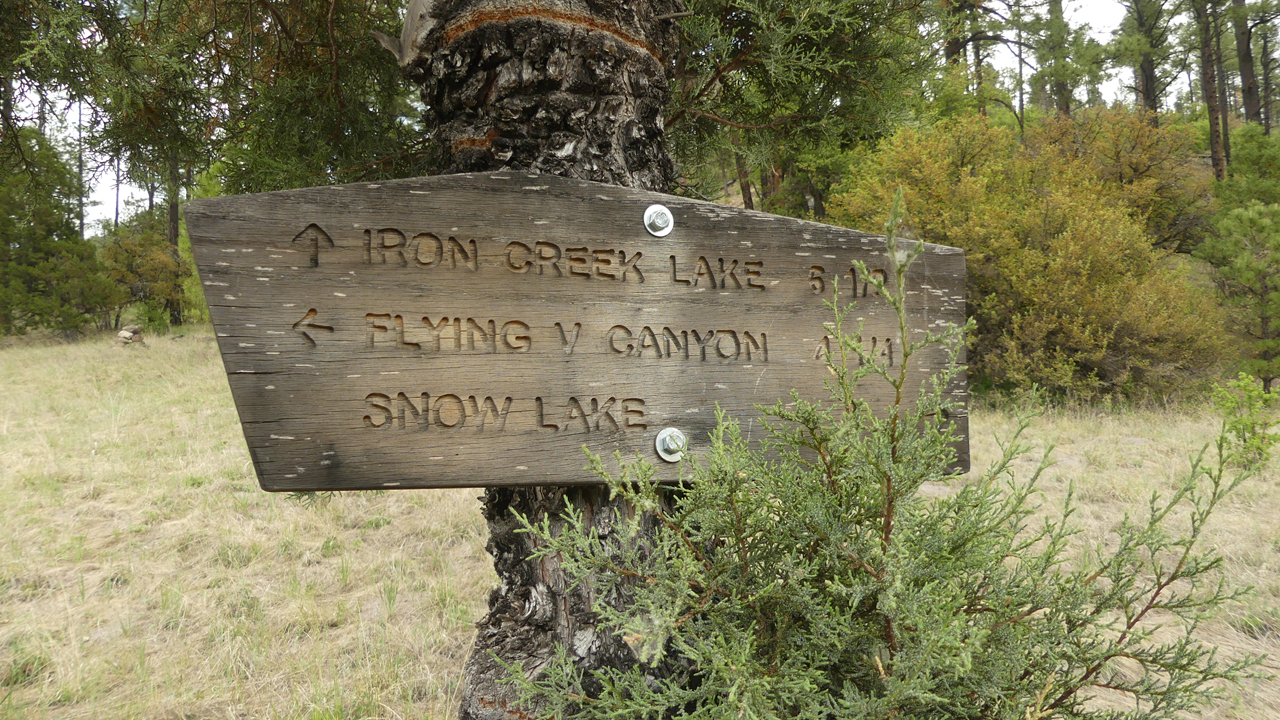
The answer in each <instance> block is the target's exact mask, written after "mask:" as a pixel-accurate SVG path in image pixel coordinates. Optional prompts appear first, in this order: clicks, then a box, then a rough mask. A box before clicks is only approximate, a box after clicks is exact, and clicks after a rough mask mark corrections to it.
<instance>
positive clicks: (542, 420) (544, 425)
mask: <svg viewBox="0 0 1280 720" xmlns="http://www.w3.org/2000/svg"><path fill="white" fill-rule="evenodd" d="M533 402H534V404H535V405H537V407H538V429H539V430H550V431H551V432H560V426H559V425H557V424H555V423H549V422H547V421H546V415H545V414H544V409H543V406H542V398H540V397H536V398H534V399H533Z"/></svg>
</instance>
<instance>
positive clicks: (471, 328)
mask: <svg viewBox="0 0 1280 720" xmlns="http://www.w3.org/2000/svg"><path fill="white" fill-rule="evenodd" d="M391 321H394V324H393V323H392V322H391ZM393 326H394V327H395V331H396V333H395V338H394V343H395V345H396V347H398V348H400V349H403V350H408V351H413V352H425V353H440V352H463V351H464V348H465V351H466V352H471V353H478V354H488V355H493V354H496V353H499V352H503V353H527V352H529V351H530V349H531V348H532V347H533V335H532V333H531V328H530V327H529V324H528V323H526V322H522V321H520V320H510V321H508V322H505V323H503V324H502V325H501V326H499V325H498V321H497V320H492V319H480V318H461V317H453V318H451V317H448V316H445V317H442V318H440V319H439V320H433V319H432V318H431V317H429V316H427V317H423V318H422V325H421V328H419V327H418V326H416V325H412V324H411V325H410V327H408V328H407V327H405V322H404V316H403V315H395V316H392V315H390V314H389V313H368V314H367V315H365V329H366V335H365V345H366V347H369V348H373V347H375V346H376V345H377V344H378V343H379V339H380V338H385V336H387V335H388V334H389V332H390V330H391V328H392V327H393ZM410 332H413V333H414V334H415V335H417V334H418V333H425V334H426V337H425V338H422V337H420V336H417V337H412V338H411V337H409V333H410ZM385 339H389V338H385ZM575 340H576V335H575ZM464 341H465V344H464Z"/></svg>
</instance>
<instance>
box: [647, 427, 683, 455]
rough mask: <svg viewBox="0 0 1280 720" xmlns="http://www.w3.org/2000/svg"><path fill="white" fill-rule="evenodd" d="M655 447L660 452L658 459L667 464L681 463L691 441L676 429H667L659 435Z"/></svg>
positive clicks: (654, 443)
mask: <svg viewBox="0 0 1280 720" xmlns="http://www.w3.org/2000/svg"><path fill="white" fill-rule="evenodd" d="M653 445H654V447H655V448H657V450H658V457H660V458H662V459H663V460H666V461H667V462H680V459H681V458H683V457H684V451H685V450H686V449H688V447H689V439H688V438H686V437H685V435H684V433H682V432H680V431H679V430H678V429H676V428H665V429H663V430H662V431H661V432H659V433H658V437H657V438H656V439H655V440H654V441H653Z"/></svg>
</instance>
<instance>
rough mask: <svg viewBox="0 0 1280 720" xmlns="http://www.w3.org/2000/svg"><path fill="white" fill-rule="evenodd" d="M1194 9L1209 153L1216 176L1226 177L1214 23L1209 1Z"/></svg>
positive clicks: (1198, 0)
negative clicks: (1210, 14)
mask: <svg viewBox="0 0 1280 720" xmlns="http://www.w3.org/2000/svg"><path fill="white" fill-rule="evenodd" d="M1191 12H1192V14H1193V15H1194V17H1195V21H1196V35H1197V37H1196V40H1197V41H1198V45H1199V50H1200V94H1201V95H1202V96H1203V97H1204V103H1205V107H1206V109H1207V110H1208V112H1209V156H1210V157H1211V158H1212V159H1213V176H1214V177H1215V178H1217V179H1218V180H1223V179H1225V178H1226V176H1227V164H1226V160H1225V159H1224V158H1223V156H1222V134H1221V130H1220V129H1219V127H1218V125H1219V123H1220V122H1221V119H1222V118H1221V110H1220V108H1219V106H1218V87H1217V82H1216V80H1215V78H1214V62H1213V60H1214V57H1213V24H1212V21H1211V19H1210V17H1209V7H1208V0H1193V1H1192V3H1191Z"/></svg>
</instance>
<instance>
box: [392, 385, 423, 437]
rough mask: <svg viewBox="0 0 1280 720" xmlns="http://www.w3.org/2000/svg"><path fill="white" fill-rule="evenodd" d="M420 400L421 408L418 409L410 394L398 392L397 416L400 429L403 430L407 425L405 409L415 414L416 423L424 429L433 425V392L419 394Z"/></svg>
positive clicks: (414, 420)
mask: <svg viewBox="0 0 1280 720" xmlns="http://www.w3.org/2000/svg"><path fill="white" fill-rule="evenodd" d="M419 401H420V402H421V403H422V409H421V410H419V409H418V406H417V405H414V404H413V401H412V400H410V399H409V396H408V395H406V394H404V393H397V394H396V417H397V418H398V419H399V420H400V429H402V430H403V429H404V428H405V425H406V423H405V411H408V412H409V414H410V415H412V416H413V423H414V425H417V426H418V427H420V428H422V429H423V430H426V429H427V428H428V427H430V426H431V393H425V392H424V393H422V395H420V396H419Z"/></svg>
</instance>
